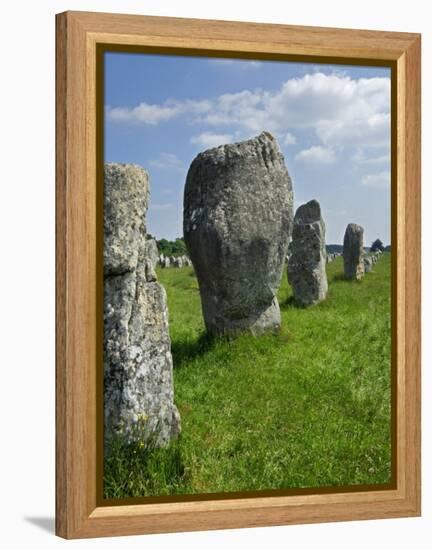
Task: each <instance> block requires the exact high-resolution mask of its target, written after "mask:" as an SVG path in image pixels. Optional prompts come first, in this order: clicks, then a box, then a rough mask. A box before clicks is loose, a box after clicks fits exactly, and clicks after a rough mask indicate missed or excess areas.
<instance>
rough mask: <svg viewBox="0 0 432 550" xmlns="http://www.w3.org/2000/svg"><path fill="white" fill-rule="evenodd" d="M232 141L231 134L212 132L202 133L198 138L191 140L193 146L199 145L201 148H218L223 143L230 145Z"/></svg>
mask: <svg viewBox="0 0 432 550" xmlns="http://www.w3.org/2000/svg"><path fill="white" fill-rule="evenodd" d="M232 139H233V136H232V134H214V133H213V132H203V133H202V134H200V135H198V136H194V137H192V138H191V140H190V141H191V143H192V144H193V145H200V146H201V147H206V148H210V147H218V146H219V145H224V144H225V143H231V141H232Z"/></svg>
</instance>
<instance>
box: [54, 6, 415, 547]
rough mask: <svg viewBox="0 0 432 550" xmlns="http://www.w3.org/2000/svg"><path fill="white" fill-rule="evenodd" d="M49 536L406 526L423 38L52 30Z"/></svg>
mask: <svg viewBox="0 0 432 550" xmlns="http://www.w3.org/2000/svg"><path fill="white" fill-rule="evenodd" d="M56 178H57V183H56V185H57V200H56V211H57V217H56V219H57V225H56V231H57V239H56V242H57V245H56V246H57V249H56V255H57V290H56V292H57V296H56V304H57V335H56V338H57V356H56V375H57V380H56V385H57V402H56V428H57V447H56V464H57V473H56V484H57V486H56V495H57V505H56V530H57V534H58V535H60V536H62V537H65V538H80V537H96V536H113V535H125V534H140V533H156V532H173V531H184V530H203V529H222V528H233V527H251V526H265V525H281V524H290V523H308V522H320V521H341V520H350V519H367V518H390V517H404V516H415V515H419V514H420V324H419V321H420V36H419V35H416V34H409V33H392V32H378V31H357V30H344V29H325V28H308V27H293V26H288V25H273V24H272V25H267V24H254V23H239V22H226V21H204V20H194V19H174V18H160V17H146V16H128V15H115V14H103V13H85V12H66V13H62V14H59V15H58V16H57V165H56Z"/></svg>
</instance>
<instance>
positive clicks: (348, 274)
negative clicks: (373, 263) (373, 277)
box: [343, 223, 364, 281]
mask: <svg viewBox="0 0 432 550" xmlns="http://www.w3.org/2000/svg"><path fill="white" fill-rule="evenodd" d="M363 254H364V251H363V227H361V225H357V224H356V223H349V224H348V225H347V228H346V230H345V237H344V242H343V259H344V274H345V278H346V279H349V280H357V281H359V280H360V279H362V278H363V276H364V262H363Z"/></svg>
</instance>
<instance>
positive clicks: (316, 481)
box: [105, 253, 391, 498]
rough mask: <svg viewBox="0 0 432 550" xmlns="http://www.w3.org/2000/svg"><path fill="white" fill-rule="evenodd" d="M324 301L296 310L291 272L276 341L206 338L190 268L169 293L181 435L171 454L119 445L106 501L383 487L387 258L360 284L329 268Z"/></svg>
mask: <svg viewBox="0 0 432 550" xmlns="http://www.w3.org/2000/svg"><path fill="white" fill-rule="evenodd" d="M327 272H328V280H329V293H328V298H327V299H326V300H325V301H324V302H322V303H321V304H319V305H317V306H313V307H311V308H308V309H298V308H296V307H295V306H294V305H293V303H292V298H291V296H292V295H291V289H290V287H289V285H288V283H287V278H286V272H285V273H284V275H283V278H282V284H281V287H280V290H279V303H280V306H281V313H282V325H283V327H282V330H281V332H280V334H278V335H271V334H269V335H264V336H260V337H257V338H255V337H253V336H250V335H243V336H241V337H239V338H238V339H236V340H233V341H220V340H219V341H214V340H213V341H212V340H209V339H208V338H206V336H205V331H204V324H203V320H202V314H201V305H200V297H199V291H198V285H197V281H196V278H195V277H194V276H193V273H192V270H191V268H183V269H166V270H159V271H158V277H159V281H160V282H161V283H162V284H163V285H164V287H165V288H166V291H167V294H168V306H169V315H170V334H171V341H172V353H173V360H174V384H175V402H176V404H177V407H178V409H179V411H180V415H181V421H182V433H181V436H180V438H179V439H178V441H176V442H174V443H173V444H172V445H171V446H170V447H169V448H167V449H155V448H152V445H151V444H149V445H148V446H146V447H144V448H140V447H139V446H138V445H137V446H134V447H128V448H125V447H123V446H122V445H121V444H119V445H118V446H117V447H116V448H115V449H113V450H112V452H111V454H110V458H109V459H107V460H106V462H105V496H106V497H107V498H122V497H134V496H146V495H169V494H179V493H208V492H222V491H245V490H263V489H282V488H298V487H323V486H335V485H338V486H340V485H352V484H365V483H367V484H370V483H384V482H387V481H389V478H390V454H391V453H390V435H391V431H390V346H391V332H390V254H388V253H385V254H383V256H382V257H381V259H380V260H379V262H378V263H377V264H376V265H375V266H374V271H373V272H372V273H368V274H367V275H366V276H365V278H364V279H363V280H362V281H361V282H348V281H345V280H343V278H342V258H337V259H336V260H335V261H334V262H332V263H330V264H328V266H327Z"/></svg>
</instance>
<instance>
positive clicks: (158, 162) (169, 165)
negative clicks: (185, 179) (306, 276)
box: [149, 153, 185, 172]
mask: <svg viewBox="0 0 432 550" xmlns="http://www.w3.org/2000/svg"><path fill="white" fill-rule="evenodd" d="M149 165H150V166H152V167H153V168H158V169H160V170H174V171H177V172H183V171H184V169H185V166H184V164H183V162H182V161H181V160H180V159H179V158H178V157H177V156H176V155H174V154H173V153H160V155H159V156H158V158H157V159H153V160H150V161H149Z"/></svg>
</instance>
